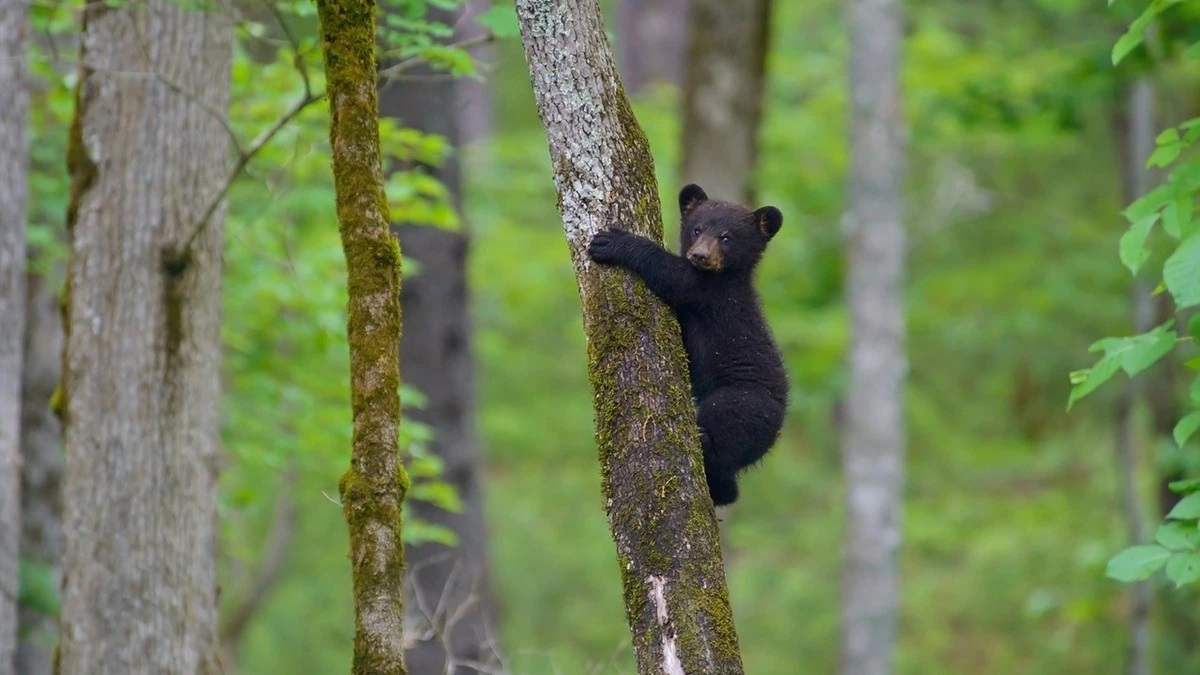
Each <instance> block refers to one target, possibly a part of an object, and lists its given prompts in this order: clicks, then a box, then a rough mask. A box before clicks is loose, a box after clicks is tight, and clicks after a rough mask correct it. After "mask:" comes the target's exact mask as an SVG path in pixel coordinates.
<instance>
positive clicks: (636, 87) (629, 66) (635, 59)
mask: <svg viewBox="0 0 1200 675" xmlns="http://www.w3.org/2000/svg"><path fill="white" fill-rule="evenodd" d="M691 1H692V0H619V1H618V2H617V65H618V66H620V69H621V82H623V83H624V84H625V90H626V91H627V92H629V94H630V95H633V94H637V93H638V92H640V91H642V90H643V89H645V88H646V85H649V84H656V83H658V84H663V83H665V84H682V83H683V72H684V61H683V59H684V53H685V51H686V48H687V36H688V32H689V30H690V28H689V26H688V25H687V22H686V21H683V20H682V17H686V16H688V5H689V4H690V2H691ZM754 1H755V2H759V1H760V0H754ZM734 4H735V5H737V6H740V5H741V3H734Z"/></svg>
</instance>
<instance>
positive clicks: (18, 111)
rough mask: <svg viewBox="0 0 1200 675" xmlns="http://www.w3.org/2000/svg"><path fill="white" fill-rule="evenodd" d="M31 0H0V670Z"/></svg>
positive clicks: (6, 636)
mask: <svg viewBox="0 0 1200 675" xmlns="http://www.w3.org/2000/svg"><path fill="white" fill-rule="evenodd" d="M28 22H29V3H28V0H0V88H3V90H4V95H3V96H2V97H0V675H8V674H9V673H13V672H15V671H14V668H15V658H16V652H17V614H18V610H17V593H18V586H19V585H20V582H19V580H18V573H17V570H18V567H19V565H18V560H19V554H20V551H19V546H20V540H21V497H20V488H21V469H20V466H21V461H20V460H21V449H20V448H21V445H20V440H21V434H20V426H21V425H20V421H21V360H22V359H21V351H22V341H23V340H24V337H25V226H26V204H27V202H28V194H29V191H28V180H27V175H28V172H29V89H28V88H27V83H26V73H25V52H26V49H27V37H28V35H29V26H28Z"/></svg>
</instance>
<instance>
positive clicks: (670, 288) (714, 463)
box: [588, 185, 788, 506]
mask: <svg viewBox="0 0 1200 675" xmlns="http://www.w3.org/2000/svg"><path fill="white" fill-rule="evenodd" d="M679 213H680V215H681V216H682V217H683V219H682V222H681V224H680V231H679V248H680V251H681V255H674V254H672V253H670V252H668V251H666V250H664V249H663V248H662V247H661V246H658V245H657V244H655V243H654V242H651V241H650V240H649V239H646V238H644V237H640V236H638V235H636V234H632V233H630V232H624V231H622V230H605V231H601V232H598V233H596V236H595V237H593V238H592V241H591V243H590V244H589V245H588V255H589V256H591V258H592V260H594V261H596V262H598V263H605V264H613V265H620V266H622V267H625V268H627V269H629V270H631V271H633V272H635V273H636V274H637V275H638V276H640V277H641V278H642V280H643V281H645V282H646V286H647V287H649V289H650V291H651V292H653V293H654V294H655V295H657V296H658V297H659V298H661V299H662V301H663V302H665V303H666V304H667V305H668V306H670V308H671V309H672V310H673V311H674V312H675V316H676V317H678V319H679V327H680V328H681V329H682V331H683V346H684V348H685V349H686V350H687V355H688V370H689V371H690V373H691V377H692V397H693V398H694V399H695V401H696V421H697V422H698V424H699V426H700V441H701V444H702V446H703V448H704V473H705V476H706V477H707V479H708V492H709V494H710V495H711V496H712V500H713V504H715V505H717V506H722V505H725V504H732V503H733V502H734V501H736V500H737V498H738V487H737V474H738V472H740V471H741V470H742V469H745V468H746V467H748V466H750V465H751V464H754V463H755V462H758V461H759V460H760V459H762V457H763V455H765V454H767V450H770V449H771V446H772V445H774V443H775V440H776V438H778V436H779V429H780V428H781V427H782V426H783V416H784V412H785V411H786V409H787V397H788V383H787V375H786V373H785V372H784V369H783V359H782V357H780V355H779V349H778V348H777V347H776V346H775V341H774V340H773V339H772V338H771V333H770V331H769V330H768V328H767V322H766V319H765V318H763V313H762V309H761V308H760V306H759V301H758V294H757V293H756V292H755V291H754V268H755V266H756V265H758V261H759V260H760V259H761V258H762V254H763V251H764V250H765V249H766V247H767V242H769V241H770V240H771V238H772V237H774V236H775V234H776V233H777V232H779V228H780V226H782V225H783V214H781V213H780V212H779V209H777V208H775V207H774V206H764V207H762V208H760V209H758V210H757V211H751V210H749V209H747V208H745V207H742V206H738V205H737V204H731V203H729V202H723V201H718V200H713V199H709V198H708V195H706V194H704V190H702V189H700V186H698V185H688V186H687V187H685V188H683V190H681V191H680V193H679Z"/></svg>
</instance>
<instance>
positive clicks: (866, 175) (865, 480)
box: [841, 0, 908, 675]
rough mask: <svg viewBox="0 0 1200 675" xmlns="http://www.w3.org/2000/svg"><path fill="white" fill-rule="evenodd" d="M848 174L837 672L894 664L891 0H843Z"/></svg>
mask: <svg viewBox="0 0 1200 675" xmlns="http://www.w3.org/2000/svg"><path fill="white" fill-rule="evenodd" d="M846 8H847V28H848V32H849V42H850V63H849V75H850V112H851V125H850V175H849V182H848V185H847V199H848V201H849V204H848V206H849V208H848V211H847V214H846V232H845V235H846V247H847V252H846V253H847V261H846V266H847V270H846V303H847V306H848V307H849V310H850V324H851V335H852V337H851V343H850V354H849V360H850V363H849V381H848V384H847V392H846V408H845V410H846V423H845V425H844V427H843V433H842V443H841V444H842V459H843V463H844V466H845V472H846V540H845V569H844V573H843V588H842V645H841V672H842V673H844V674H846V675H885V674H886V673H890V672H891V670H892V652H893V647H894V643H895V637H896V609H897V605H898V604H899V582H898V576H899V575H898V570H897V552H898V550H899V546H900V522H901V496H902V494H901V493H902V490H903V485H904V440H905V424H904V401H903V397H904V380H905V376H906V372H907V369H908V365H907V362H906V359H905V347H904V333H905V327H904V257H905V235H904V225H903V222H902V217H903V199H902V190H903V175H904V159H905V158H904V155H905V145H906V141H905V132H904V129H903V121H902V103H901V96H900V65H899V64H900V43H901V35H902V17H901V11H902V5H901V2H900V0H848V2H847V6H846Z"/></svg>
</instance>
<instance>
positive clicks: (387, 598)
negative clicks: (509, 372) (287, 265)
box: [317, 0, 408, 675]
mask: <svg viewBox="0 0 1200 675" xmlns="http://www.w3.org/2000/svg"><path fill="white" fill-rule="evenodd" d="M317 13H318V15H319V16H320V21H321V45H322V50H323V52H324V56H325V77H326V81H327V82H328V98H329V116H330V124H329V141H330V144H331V146H332V148H333V183H334V189H335V191H336V193H337V218H338V230H339V231H340V233H341V237H342V249H343V251H344V252H345V256H346V270H347V275H348V282H349V283H348V293H349V298H348V305H347V308H348V312H347V313H348V316H347V324H346V330H347V338H348V341H349V343H350V404H351V408H352V414H353V417H354V435H353V440H352V444H353V447H352V451H351V458H350V468H349V469H347V471H346V473H345V475H344V476H342V480H341V484H340V489H341V497H342V512H343V514H344V515H345V518H346V524H347V526H348V527H349V530H350V561H351V570H352V571H351V573H352V575H353V584H354V663H353V666H352V672H353V673H356V674H357V675H368V674H369V675H382V674H385V673H386V674H388V675H395V674H397V673H406V672H407V671H406V669H405V667H404V627H403V624H404V621H403V617H404V600H403V596H402V592H403V590H402V589H403V584H402V576H403V572H404V547H403V545H402V543H401V539H400V505H401V502H403V500H404V494H405V492H406V491H407V489H408V477H407V476H406V475H405V473H404V467H403V465H401V463H400V448H399V436H398V434H399V431H400V391H399V387H400V353H399V349H398V348H397V345H398V344H399V342H400V246H399V243H398V241H397V240H396V238H395V237H394V236H393V235H392V233H391V232H390V231H389V230H388V223H389V221H390V218H389V216H388V208H387V199H386V196H385V194H384V178H383V164H382V161H381V155H380V148H379V120H378V114H379V96H378V92H377V90H376V74H375V73H376V70H375V2H374V1H373V0H318V2H317Z"/></svg>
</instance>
